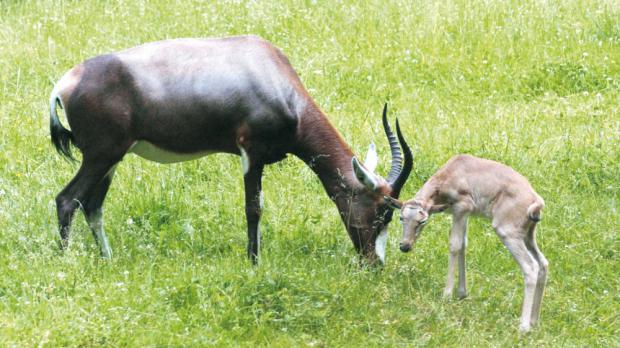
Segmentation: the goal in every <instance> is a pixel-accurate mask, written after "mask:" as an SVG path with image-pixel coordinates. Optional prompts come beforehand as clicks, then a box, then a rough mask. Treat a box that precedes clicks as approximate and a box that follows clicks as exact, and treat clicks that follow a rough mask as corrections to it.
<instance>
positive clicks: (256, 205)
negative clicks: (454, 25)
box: [242, 151, 264, 265]
mask: <svg viewBox="0 0 620 348" xmlns="http://www.w3.org/2000/svg"><path fill="white" fill-rule="evenodd" d="M246 157H247V154H245V151H242V162H243V164H244V168H243V169H244V176H243V181H244V185H245V216H246V220H247V223H248V257H249V258H250V260H251V261H252V264H254V265H256V264H258V256H259V250H260V238H261V237H260V226H259V223H260V216H261V212H262V176H263V168H264V166H263V165H262V164H256V165H249V164H247V163H248V162H246V161H244V159H245V158H246ZM246 166H247V167H246ZM248 167H249V168H248Z"/></svg>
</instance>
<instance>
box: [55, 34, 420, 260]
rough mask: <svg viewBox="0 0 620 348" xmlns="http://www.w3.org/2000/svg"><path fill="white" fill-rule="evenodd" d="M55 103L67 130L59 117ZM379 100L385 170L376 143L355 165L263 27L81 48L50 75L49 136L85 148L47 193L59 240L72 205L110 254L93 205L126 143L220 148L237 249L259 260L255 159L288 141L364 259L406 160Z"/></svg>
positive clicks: (141, 148)
mask: <svg viewBox="0 0 620 348" xmlns="http://www.w3.org/2000/svg"><path fill="white" fill-rule="evenodd" d="M57 103H59V104H60V106H61V108H63V109H64V110H65V114H66V116H67V120H68V122H69V125H70V127H71V131H69V130H67V129H66V128H64V127H63V126H62V125H61V123H60V121H59V119H58V115H57V113H56V105H57ZM386 107H387V106H386ZM386 107H385V108H384V110H383V127H384V130H385V133H386V135H387V138H388V141H389V144H390V149H391V153H392V165H391V170H390V172H389V175H388V177H387V179H383V178H381V177H379V176H377V175H375V174H374V173H373V171H374V168H375V167H376V165H377V155H376V152H375V149H374V146H372V145H371V147H370V149H369V153H368V155H367V160H366V162H365V164H364V165H361V164H360V163H359V162H358V160H357V159H356V158H355V157H354V155H353V153H352V152H351V150H350V149H349V147H348V146H347V145H346V143H345V142H344V141H343V140H342V138H341V137H340V135H339V134H338V132H337V131H336V130H335V129H334V128H333V127H332V125H331V124H330V123H329V121H328V120H327V118H326V117H325V115H324V114H323V113H322V112H321V110H320V109H319V107H318V106H317V105H316V104H315V102H314V101H313V100H312V98H311V97H310V95H309V94H308V92H307V91H306V89H305V88H304V87H303V85H302V83H301V81H300V79H299V77H298V76H297V73H296V72H295V70H294V69H293V67H292V66H291V64H290V63H289V61H288V59H287V58H286V57H285V56H284V55H283V54H282V52H280V50H279V49H277V48H276V47H274V46H273V45H272V44H270V43H269V42H267V41H265V40H263V39H261V38H258V37H255V36H243V37H232V38H223V39H176V40H166V41H159V42H153V43H148V44H145V45H142V46H138V47H134V48H130V49H127V50H125V51H121V52H117V53H111V54H105V55H101V56H97V57H94V58H91V59H88V60H86V61H85V62H83V63H81V64H79V65H77V66H75V67H74V68H73V69H71V70H69V71H68V72H67V73H66V74H65V75H64V76H63V77H62V78H61V79H60V81H59V82H58V83H57V84H56V87H55V88H54V90H53V91H52V94H51V98H50V112H51V121H50V129H51V137H52V142H53V144H54V145H55V147H56V149H57V150H58V151H59V153H61V154H62V155H64V156H66V157H68V158H73V157H72V155H71V151H70V150H71V149H70V144H71V143H73V144H74V145H75V146H76V147H77V148H78V149H80V151H81V152H82V157H83V159H82V164H81V167H80V169H79V170H78V172H77V174H76V175H75V177H74V178H73V179H72V180H71V181H70V182H69V184H68V185H67V186H66V187H65V188H64V189H63V190H62V191H61V192H60V193H59V194H58V196H57V197H56V204H57V211H58V221H59V227H60V236H61V246H62V247H66V246H67V244H68V240H69V232H70V224H71V220H72V216H73V214H74V212H75V210H76V209H77V208H78V207H79V206H81V207H82V209H83V210H84V213H85V215H86V219H87V221H88V223H89V226H90V227H91V229H92V231H93V235H94V236H95V240H96V242H97V244H98V245H99V247H100V249H101V254H102V256H103V257H111V255H112V252H111V249H110V246H109V243H108V240H107V237H106V235H105V233H104V231H103V215H102V205H103V201H104V199H105V196H106V193H107V191H108V188H109V186H110V182H111V180H112V175H113V174H114V169H115V167H116V165H117V164H118V162H119V161H121V160H122V159H123V156H125V154H126V153H135V154H137V155H139V156H141V157H144V158H146V159H149V160H152V161H157V162H160V163H171V162H178V161H185V160H190V159H195V158H198V157H202V156H204V155H207V154H210V153H214V152H225V153H231V154H236V155H240V156H241V162H242V166H243V174H244V184H245V213H246V218H247V229H248V246H247V251H248V256H249V257H250V259H251V260H252V262H253V263H257V261H258V260H257V259H258V255H259V242H260V232H259V219H260V216H261V210H262V207H261V199H260V197H261V178H262V173H263V168H264V166H265V165H266V164H271V163H274V162H278V161H280V160H282V159H283V158H284V157H285V156H286V154H288V153H291V154H294V155H295V156H297V157H299V158H301V159H302V160H303V161H304V162H305V163H306V164H307V165H308V166H310V168H311V169H312V170H313V171H314V172H315V173H316V174H317V175H318V177H319V179H320V180H321V182H322V183H323V186H324V188H325V190H326V191H327V194H328V195H329V197H330V198H331V200H332V201H334V203H335V204H336V206H337V208H338V210H339V211H340V216H341V217H342V221H343V222H344V224H345V226H346V228H347V231H348V233H349V236H350V238H351V240H352V241H353V245H354V246H355V249H356V250H357V251H358V253H360V254H361V255H363V256H365V257H366V259H367V260H368V261H369V262H370V263H374V262H375V261H376V260H377V258H378V259H379V260H381V262H383V261H384V255H385V242H386V237H387V225H388V223H389V222H390V220H391V218H392V212H393V210H392V209H391V208H390V206H389V205H388V204H386V203H385V201H384V199H383V197H384V196H390V197H393V198H398V195H399V193H400V190H401V188H402V187H403V184H404V183H405V181H406V180H407V177H408V176H409V174H410V172H411V167H412V156H411V152H410V150H409V147H408V146H407V143H406V142H405V140H404V139H403V136H402V134H401V132H400V129H399V127H398V121H397V122H396V131H397V135H398V141H397V140H396V137H395V136H394V134H393V133H392V131H391V129H390V127H389V125H388V123H387V119H386V111H387V110H386ZM398 142H400V145H401V146H402V148H403V152H404V162H403V154H402V152H401V150H400V149H399V145H398Z"/></svg>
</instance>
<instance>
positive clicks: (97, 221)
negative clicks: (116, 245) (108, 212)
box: [88, 208, 112, 259]
mask: <svg viewBox="0 0 620 348" xmlns="http://www.w3.org/2000/svg"><path fill="white" fill-rule="evenodd" d="M88 226H90V229H91V230H92V231H93V236H94V237H95V241H96V242H97V245H99V249H100V250H101V256H102V257H103V258H106V259H109V258H112V248H110V242H108V237H107V236H106V234H105V232H104V231H103V210H102V209H101V208H100V209H99V210H97V211H96V212H94V213H93V214H92V215H91V216H90V217H89V218H88Z"/></svg>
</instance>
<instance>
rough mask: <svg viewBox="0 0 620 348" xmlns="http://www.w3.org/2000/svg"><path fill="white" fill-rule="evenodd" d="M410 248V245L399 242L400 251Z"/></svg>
mask: <svg viewBox="0 0 620 348" xmlns="http://www.w3.org/2000/svg"><path fill="white" fill-rule="evenodd" d="M410 250H411V245H409V244H404V243H400V251H402V252H404V253H406V252H408V251H410Z"/></svg>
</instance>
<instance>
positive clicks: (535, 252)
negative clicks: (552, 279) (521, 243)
mask: <svg viewBox="0 0 620 348" xmlns="http://www.w3.org/2000/svg"><path fill="white" fill-rule="evenodd" d="M535 231H536V224H535V223H532V225H531V227H530V229H529V233H528V234H527V237H526V238H525V246H526V247H527V250H529V252H530V253H531V254H532V256H533V257H534V259H535V260H536V262H538V266H539V270H538V279H537V281H536V291H535V292H534V303H533V304H532V316H531V324H532V325H535V324H536V323H538V320H539V319H540V306H541V304H542V298H543V294H544V292H545V285H546V284H547V272H548V271H549V262H548V261H547V259H546V258H545V255H543V253H542V252H541V251H540V249H538V246H537V245H536V236H535Z"/></svg>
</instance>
